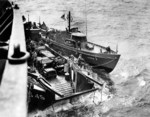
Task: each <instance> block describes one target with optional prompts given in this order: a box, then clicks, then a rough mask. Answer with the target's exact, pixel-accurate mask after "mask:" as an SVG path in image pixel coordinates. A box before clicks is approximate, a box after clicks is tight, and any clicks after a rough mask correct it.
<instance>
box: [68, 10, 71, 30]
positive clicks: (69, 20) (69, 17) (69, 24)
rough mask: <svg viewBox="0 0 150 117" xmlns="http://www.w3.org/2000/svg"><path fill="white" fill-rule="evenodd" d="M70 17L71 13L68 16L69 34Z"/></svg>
mask: <svg viewBox="0 0 150 117" xmlns="http://www.w3.org/2000/svg"><path fill="white" fill-rule="evenodd" d="M70 16H71V14H70V11H69V14H68V30H69V32H70Z"/></svg>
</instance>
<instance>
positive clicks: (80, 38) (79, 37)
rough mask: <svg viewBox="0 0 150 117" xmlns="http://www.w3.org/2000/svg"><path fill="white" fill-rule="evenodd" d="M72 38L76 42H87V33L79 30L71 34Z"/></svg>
mask: <svg viewBox="0 0 150 117" xmlns="http://www.w3.org/2000/svg"><path fill="white" fill-rule="evenodd" d="M71 39H73V40H74V41H76V42H78V41H79V42H87V39H86V35H84V34H83V33H80V32H77V33H72V34H71Z"/></svg>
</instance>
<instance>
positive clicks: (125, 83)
mask: <svg viewBox="0 0 150 117" xmlns="http://www.w3.org/2000/svg"><path fill="white" fill-rule="evenodd" d="M15 1H16V2H17V3H18V4H19V6H20V8H21V12H22V14H23V15H25V16H26V18H27V19H28V16H29V20H31V21H36V22H39V19H40V21H41V22H43V21H44V22H45V23H46V24H47V25H48V27H49V28H57V29H61V30H63V29H65V26H66V22H65V21H63V20H62V19H61V18H60V17H61V16H62V15H63V14H64V13H67V11H69V10H70V11H71V13H72V16H73V25H76V26H78V27H79V28H80V30H81V31H83V32H84V33H85V32H86V17H87V36H88V40H89V41H91V42H94V43H97V44H102V45H108V44H110V46H111V47H112V48H114V47H115V46H116V44H118V51H119V53H120V54H121V58H120V60H119V62H118V64H117V66H116V68H115V69H114V71H113V72H112V73H110V78H111V79H112V80H113V81H114V83H115V84H114V87H115V89H116V93H115V94H114V96H113V98H112V99H110V100H109V101H106V102H103V103H102V104H101V105H92V106H90V107H85V106H84V107H83V106H81V107H80V106H79V107H78V108H76V109H74V110H70V111H64V112H62V113H61V114H60V113H58V114H57V116H64V117H76V116H77V117H150V1H149V0H86V1H85V0H15ZM86 14H87V15H86ZM46 113H48V111H47V112H46ZM68 113H69V114H68ZM52 115H53V116H56V114H55V113H53V114H51V116H52ZM45 116H46V115H43V117H45ZM47 116H48V114H47Z"/></svg>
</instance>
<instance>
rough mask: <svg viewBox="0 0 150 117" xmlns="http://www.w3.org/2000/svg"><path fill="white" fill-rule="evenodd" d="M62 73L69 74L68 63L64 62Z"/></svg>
mask: <svg viewBox="0 0 150 117" xmlns="http://www.w3.org/2000/svg"><path fill="white" fill-rule="evenodd" d="M64 72H65V73H68V72H69V62H68V61H67V60H66V61H65V64H64Z"/></svg>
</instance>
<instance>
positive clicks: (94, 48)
mask: <svg viewBox="0 0 150 117" xmlns="http://www.w3.org/2000/svg"><path fill="white" fill-rule="evenodd" d="M70 17H71V15H70V12H69V16H68V23H69V26H68V28H66V30H65V31H59V30H55V29H52V30H49V31H48V30H46V28H43V26H42V27H40V28H39V29H40V30H38V29H33V28H32V29H31V37H32V38H34V39H37V40H39V38H40V37H39V32H40V33H42V34H41V37H42V38H43V39H45V40H46V41H47V43H48V44H49V45H50V47H51V48H53V49H54V50H55V51H57V52H60V53H61V54H62V55H67V56H70V55H71V54H72V55H74V56H75V57H78V56H79V55H80V54H82V57H83V59H84V60H85V61H86V62H87V63H89V65H91V66H92V67H93V70H95V72H97V73H99V72H101V70H105V71H106V72H107V73H109V72H111V71H112V70H113V69H114V68H115V66H116V64H117V63H118V60H119V58H120V54H118V50H117V49H116V51H114V50H112V49H111V48H110V47H109V46H108V47H104V46H102V45H98V44H95V43H92V42H89V41H87V37H86V35H84V34H83V33H81V32H80V31H79V30H78V28H71V24H70V20H71V19H70ZM44 27H46V26H44ZM43 32H44V33H43ZM35 35H36V36H35ZM116 48H117V47H116Z"/></svg>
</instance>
